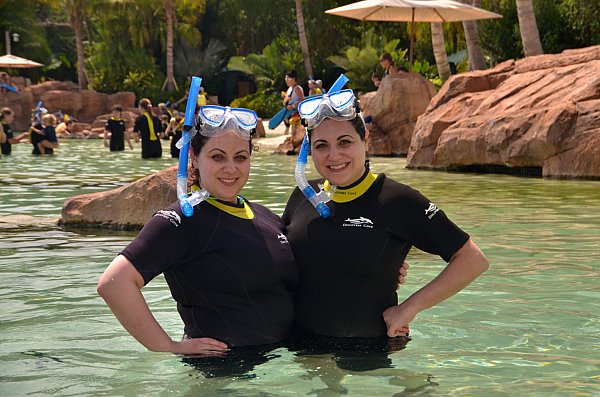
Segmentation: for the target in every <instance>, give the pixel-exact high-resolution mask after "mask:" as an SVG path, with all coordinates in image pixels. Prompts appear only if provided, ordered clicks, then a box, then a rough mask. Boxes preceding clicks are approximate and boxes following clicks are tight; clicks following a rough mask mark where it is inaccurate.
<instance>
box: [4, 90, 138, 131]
mask: <svg viewBox="0 0 600 397" xmlns="http://www.w3.org/2000/svg"><path fill="white" fill-rule="evenodd" d="M40 100H41V101H42V102H43V106H44V107H45V108H46V109H48V111H50V112H52V113H54V112H58V111H61V112H62V113H63V114H65V113H66V114H69V115H70V116H72V117H74V118H75V119H76V120H78V121H79V122H82V123H90V122H92V121H93V120H94V119H95V118H96V116H97V115H99V114H104V113H108V112H110V109H111V107H112V106H113V105H117V104H118V105H121V106H122V107H123V108H124V109H127V108H133V107H135V106H136V104H135V94H134V93H133V92H119V93H116V94H112V95H109V94H103V93H101V92H95V91H80V90H79V88H78V87H77V85H76V84H74V83H72V82H66V81H47V82H45V83H41V84H35V85H29V86H26V87H19V92H16V93H14V92H7V93H4V94H3V95H2V96H0V107H4V106H8V107H10V108H12V109H13V110H14V112H15V120H14V121H13V124H12V127H13V129H14V130H17V131H19V130H26V129H27V128H28V127H29V120H30V116H31V109H33V108H35V107H36V105H37V103H38V101H40Z"/></svg>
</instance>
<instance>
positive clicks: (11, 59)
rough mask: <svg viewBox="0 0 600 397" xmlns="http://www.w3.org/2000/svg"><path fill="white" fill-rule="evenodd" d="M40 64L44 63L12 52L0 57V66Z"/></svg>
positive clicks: (22, 66)
mask: <svg viewBox="0 0 600 397" xmlns="http://www.w3.org/2000/svg"><path fill="white" fill-rule="evenodd" d="M40 66H44V65H42V64H41V63H37V62H34V61H31V60H29V59H25V58H21V57H18V56H16V55H12V54H6V55H2V56H1V57H0V68H37V67H40Z"/></svg>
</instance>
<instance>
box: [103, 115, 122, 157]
mask: <svg viewBox="0 0 600 397" xmlns="http://www.w3.org/2000/svg"><path fill="white" fill-rule="evenodd" d="M104 129H105V130H107V131H110V144H109V148H110V151H111V152H120V151H123V150H125V122H124V121H123V120H122V119H116V118H114V117H111V118H110V120H108V121H107V122H106V125H105V126H104Z"/></svg>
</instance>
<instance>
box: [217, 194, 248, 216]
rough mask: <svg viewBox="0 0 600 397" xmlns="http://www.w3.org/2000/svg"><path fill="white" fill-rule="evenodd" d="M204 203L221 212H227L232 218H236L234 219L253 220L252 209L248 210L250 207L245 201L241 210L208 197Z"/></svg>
mask: <svg viewBox="0 0 600 397" xmlns="http://www.w3.org/2000/svg"><path fill="white" fill-rule="evenodd" d="M206 202H207V203H209V204H210V205H212V206H214V207H217V208H218V209H220V210H221V211H224V212H227V213H228V214H229V215H233V216H236V217H238V218H242V219H254V212H252V208H250V206H249V205H248V204H247V203H246V201H245V200H244V207H243V208H240V207H234V206H233V205H227V204H224V203H222V202H220V201H218V200H217V199H216V198H214V197H209V198H208V199H207V200H206Z"/></svg>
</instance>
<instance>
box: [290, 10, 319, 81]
mask: <svg viewBox="0 0 600 397" xmlns="http://www.w3.org/2000/svg"><path fill="white" fill-rule="evenodd" d="M295 1H296V25H298V36H299V38H300V48H301V49H302V58H304V69H305V70H306V76H307V77H309V78H310V77H313V78H314V76H313V70H312V65H311V63H310V52H309V51H308V41H307V40H306V31H305V30H304V13H303V12H302V0H295Z"/></svg>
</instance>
